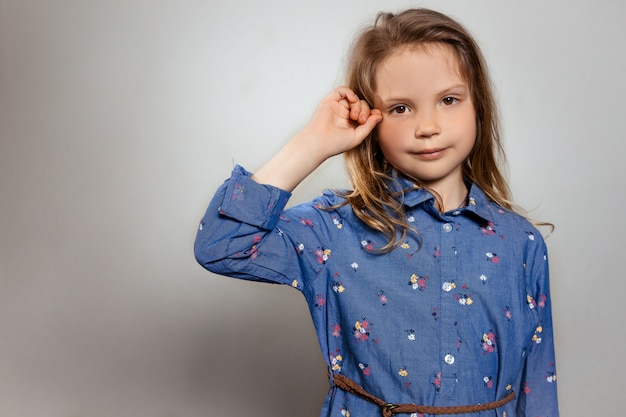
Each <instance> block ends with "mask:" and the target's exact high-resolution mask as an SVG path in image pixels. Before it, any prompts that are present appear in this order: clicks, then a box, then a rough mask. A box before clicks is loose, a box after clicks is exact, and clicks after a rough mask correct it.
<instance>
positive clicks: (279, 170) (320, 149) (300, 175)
mask: <svg viewBox="0 0 626 417" xmlns="http://www.w3.org/2000/svg"><path fill="white" fill-rule="evenodd" d="M381 120H382V113H381V112H380V110H378V109H372V108H370V106H369V105H368V104H367V102H366V101H364V100H361V99H359V97H358V96H357V95H356V94H355V93H354V92H353V91H352V90H350V89H349V88H347V87H338V88H336V89H334V90H333V91H332V92H331V93H330V94H328V95H327V96H326V97H325V98H324V99H323V100H322V101H321V102H320V104H319V105H318V107H317V109H316V110H315V113H314V114H313V117H312V118H311V120H310V121H309V123H308V124H307V125H306V126H305V127H304V129H302V130H301V131H300V132H299V133H298V134H297V135H296V136H294V137H293V138H292V139H291V140H290V141H289V142H288V143H287V144H286V145H285V146H284V147H283V148H282V149H281V150H280V151H279V152H278V153H277V154H276V155H275V156H274V157H273V158H272V159H270V161H269V162H268V163H267V164H265V165H264V166H263V167H261V168H260V169H259V170H258V171H257V172H256V173H255V174H254V175H253V176H252V178H253V179H254V180H255V181H257V182H259V183H262V184H271V185H273V186H275V187H279V188H282V189H284V190H287V191H291V190H293V189H294V188H295V187H296V186H297V185H298V184H299V183H300V182H301V181H302V180H303V179H304V178H305V177H306V176H307V175H309V174H310V173H311V172H313V171H314V170H315V168H317V167H318V166H319V165H320V164H321V163H322V162H324V161H325V160H326V159H328V158H330V157H331V156H334V155H338V154H340V153H343V152H345V151H348V150H350V149H352V148H354V147H356V146H358V145H359V144H360V143H361V142H362V141H363V140H364V139H365V138H366V137H367V135H369V133H370V132H371V131H372V130H373V129H374V128H375V127H376V125H377V124H378V123H379V122H380V121H381Z"/></svg>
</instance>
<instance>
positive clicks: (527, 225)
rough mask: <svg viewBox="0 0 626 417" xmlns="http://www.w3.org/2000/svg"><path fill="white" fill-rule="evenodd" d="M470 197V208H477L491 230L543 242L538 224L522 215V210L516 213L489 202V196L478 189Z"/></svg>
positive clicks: (476, 210)
mask: <svg viewBox="0 0 626 417" xmlns="http://www.w3.org/2000/svg"><path fill="white" fill-rule="evenodd" d="M472 191H474V192H473V193H472V195H471V197H470V206H472V205H474V206H475V209H474V210H475V212H476V214H478V215H479V216H480V217H481V218H483V219H484V220H485V221H486V222H487V225H488V226H489V227H490V228H492V229H493V228H498V229H499V230H500V231H501V233H502V234H504V233H506V234H507V235H509V236H515V235H517V236H520V237H526V238H528V239H529V240H531V241H536V242H538V243H539V242H542V241H543V236H542V233H541V231H540V230H539V229H538V228H537V224H539V223H536V222H533V221H531V220H530V219H529V218H528V217H526V216H525V215H524V214H522V212H521V210H520V211H516V210H512V209H508V208H505V207H502V206H500V205H499V204H497V203H495V202H493V201H491V200H489V199H488V198H487V196H486V195H485V194H484V193H483V192H482V190H480V188H478V187H476V189H473V190H472Z"/></svg>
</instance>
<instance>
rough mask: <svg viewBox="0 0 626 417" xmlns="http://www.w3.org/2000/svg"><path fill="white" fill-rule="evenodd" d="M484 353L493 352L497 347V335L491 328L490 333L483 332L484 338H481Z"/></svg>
mask: <svg viewBox="0 0 626 417" xmlns="http://www.w3.org/2000/svg"><path fill="white" fill-rule="evenodd" d="M480 343H481V345H482V348H483V352H484V353H493V352H494V351H495V347H496V335H495V334H494V333H493V331H492V330H490V331H489V332H488V333H483V338H482V339H481V340H480Z"/></svg>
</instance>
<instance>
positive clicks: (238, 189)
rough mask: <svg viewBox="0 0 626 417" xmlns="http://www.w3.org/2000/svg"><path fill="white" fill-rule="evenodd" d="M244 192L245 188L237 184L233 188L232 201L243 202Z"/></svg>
mask: <svg viewBox="0 0 626 417" xmlns="http://www.w3.org/2000/svg"><path fill="white" fill-rule="evenodd" d="M243 191H244V186H243V185H241V184H239V183H235V185H234V186H233V195H232V196H231V199H232V200H234V201H242V200H243Z"/></svg>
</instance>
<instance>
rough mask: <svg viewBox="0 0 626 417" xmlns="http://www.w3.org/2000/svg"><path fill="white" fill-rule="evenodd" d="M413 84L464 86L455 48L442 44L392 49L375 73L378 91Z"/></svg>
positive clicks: (425, 86)
mask: <svg viewBox="0 0 626 417" xmlns="http://www.w3.org/2000/svg"><path fill="white" fill-rule="evenodd" d="M407 84H410V85H413V86H416V87H424V88H428V87H433V88H447V87H449V86H451V85H453V84H454V85H458V84H462V85H466V86H467V84H468V83H467V82H466V77H464V76H463V73H462V70H461V66H460V65H459V59H458V58H457V54H456V52H455V50H454V49H453V48H452V47H451V46H448V45H445V44H420V45H411V46H405V47H401V48H397V50H395V51H393V52H392V54H391V55H389V56H388V57H387V58H386V59H385V60H383V61H382V62H381V65H380V66H379V68H378V71H377V73H376V85H377V88H376V90H377V93H379V94H380V93H383V94H384V91H385V90H389V89H391V90H397V89H401V88H403V87H404V86H406V85H407Z"/></svg>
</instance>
